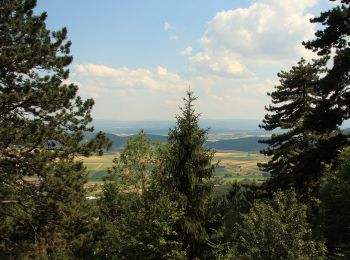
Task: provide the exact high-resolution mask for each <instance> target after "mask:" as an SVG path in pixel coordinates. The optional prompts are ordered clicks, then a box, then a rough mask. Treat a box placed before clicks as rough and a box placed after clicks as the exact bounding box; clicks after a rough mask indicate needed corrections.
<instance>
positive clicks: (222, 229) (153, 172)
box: [0, 0, 350, 259]
mask: <svg viewBox="0 0 350 260" xmlns="http://www.w3.org/2000/svg"><path fill="white" fill-rule="evenodd" d="M35 6H36V1H35V0H0V108H1V110H0V258H1V259H325V258H332V259H341V258H343V259H347V258H350V237H349V236H350V233H349V231H350V229H349V228H350V217H349V216H350V199H349V198H350V160H349V157H350V148H349V146H348V145H349V144H348V142H349V140H348V136H347V135H346V134H345V133H343V132H342V131H341V130H340V129H339V126H340V125H341V124H342V122H343V121H344V120H347V119H349V117H350V113H349V111H350V109H349V106H350V105H349V104H350V94H349V80H350V77H349V69H350V48H349V43H350V42H349V34H350V24H349V23H350V2H349V1H348V0H342V1H340V3H339V5H338V6H335V7H334V8H332V9H331V10H329V11H326V12H323V13H321V14H320V16H319V17H316V18H314V19H312V20H311V22H314V23H320V24H322V29H320V30H319V31H318V32H317V33H316V38H315V39H314V40H312V41H309V42H305V43H304V45H305V47H306V48H309V49H311V50H313V51H314V52H316V53H317V54H318V57H319V58H318V59H315V60H312V61H308V62H307V61H305V60H304V59H301V60H300V62H299V63H298V64H296V65H295V66H294V67H292V68H291V70H290V71H287V72H285V71H282V72H281V73H279V74H278V76H279V78H280V81H279V84H278V85H277V86H276V87H275V90H274V91H273V92H272V93H270V94H269V95H270V96H271V99H272V105H270V106H268V107H267V108H266V110H267V115H266V116H265V119H264V120H263V123H262V125H261V127H262V128H264V129H265V130H268V131H270V130H274V129H276V128H281V129H284V131H283V132H282V133H281V134H275V135H272V136H271V138H269V139H267V140H262V142H263V143H265V144H267V145H268V146H267V148H266V149H265V150H263V151H262V153H263V154H265V155H267V156H269V158H270V160H269V161H268V162H267V163H263V164H261V165H259V167H260V169H261V170H262V171H265V172H268V173H270V175H271V178H270V179H269V180H268V181H267V182H266V183H264V184H263V185H260V186H259V185H254V184H252V185H244V186H242V185H239V184H238V183H235V184H233V185H232V187H231V189H230V190H229V192H228V194H226V195H223V196H221V195H218V194H217V193H216V192H215V189H214V188H215V184H216V180H215V178H214V176H213V173H214V171H215V168H216V167H217V165H218V164H217V163H215V162H213V156H214V151H213V150H211V149H209V148H206V147H205V146H204V144H205V142H206V140H207V134H208V130H206V129H202V128H200V127H199V125H198V121H199V115H198V114H197V113H196V112H195V110H194V107H193V102H194V101H195V97H194V96H193V94H192V93H191V92H188V93H187V95H186V97H185V98H184V105H183V107H182V109H181V113H180V115H179V116H178V117H177V123H176V126H175V127H174V128H173V129H171V130H170V132H169V138H168V140H169V141H168V142H167V143H166V144H155V143H151V142H149V141H148V140H147V138H146V136H145V133H144V132H140V133H139V135H138V136H136V137H133V138H131V139H129V140H128V141H127V143H126V145H125V149H124V150H123V151H122V152H121V154H120V156H119V157H117V158H115V160H114V163H113V167H112V168H111V169H110V170H109V172H108V176H107V177H106V178H105V180H104V185H103V186H102V191H100V193H99V199H97V200H87V199H86V196H87V193H88V192H89V190H88V189H87V188H86V187H85V186H86V185H85V184H86V183H87V171H86V169H85V167H84V166H83V164H82V162H80V161H79V160H76V158H77V157H79V156H89V155H92V154H96V153H97V154H101V153H102V152H103V150H105V149H108V148H109V147H110V146H111V143H110V141H109V140H108V138H106V136H105V135H104V134H103V133H99V134H98V135H97V136H96V137H95V138H94V139H92V140H90V141H88V142H83V140H84V136H85V134H86V132H93V128H92V127H89V126H88V125H89V123H90V122H91V121H92V118H91V115H90V113H91V109H92V106H93V100H91V99H88V100H86V101H83V100H82V99H81V98H80V97H79V96H77V90H78V87H77V85H75V84H70V83H65V82H67V79H68V75H69V71H68V69H67V67H68V66H69V64H70V63H71V62H72V57H71V56H70V54H69V50H70V46H71V43H70V42H69V41H67V39H66V35H67V30H66V29H65V28H64V29H62V30H60V31H53V32H51V31H49V30H48V29H47V28H46V24H45V19H46V16H47V15H46V13H42V14H39V15H34V12H33V9H34V8H35ZM327 64H328V65H327ZM329 64H331V65H329Z"/></svg>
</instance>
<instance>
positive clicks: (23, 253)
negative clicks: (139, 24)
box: [0, 0, 109, 259]
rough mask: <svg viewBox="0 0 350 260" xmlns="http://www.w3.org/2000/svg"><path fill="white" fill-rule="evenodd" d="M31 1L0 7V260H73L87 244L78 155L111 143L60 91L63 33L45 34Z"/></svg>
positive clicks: (1, 0) (85, 109)
mask: <svg viewBox="0 0 350 260" xmlns="http://www.w3.org/2000/svg"><path fill="white" fill-rule="evenodd" d="M35 6H36V1H35V0H0V241H1V242H0V255H1V256H4V257H6V256H11V258H28V257H29V258H40V257H42V258H46V257H49V256H50V257H56V258H59V259H63V258H64V257H73V256H74V255H79V254H83V253H82V251H81V250H83V249H82V248H84V243H85V241H86V239H88V236H89V234H88V230H89V225H90V224H89V221H88V220H87V219H86V216H87V213H86V212H85V211H84V208H86V200H85V190H84V184H85V182H86V171H85V168H84V167H83V165H82V163H81V162H77V161H76V160H75V158H76V156H77V155H86V156H87V155H90V154H91V153H93V152H102V149H104V148H107V147H108V146H109V141H108V140H107V139H106V138H105V137H104V135H102V134H101V133H99V134H98V135H97V137H96V138H95V139H94V140H92V141H89V142H86V143H82V140H83V138H84V133H85V132H86V131H92V130H93V128H91V127H89V126H88V124H89V123H90V122H91V120H92V119H91V116H90V112H91V109H92V106H93V100H92V99H88V100H86V101H83V100H82V99H81V98H80V97H79V96H77V90H78V87H77V86H76V85H74V84H66V83H64V81H65V80H67V79H68V74H69V71H68V69H67V66H68V65H69V64H70V63H71V62H72V56H70V55H69V50H70V46H71V43H70V42H69V41H67V40H66V35H67V30H66V29H65V28H63V29H62V30H59V31H53V32H51V31H50V30H48V29H47V28H46V24H45V19H46V17H47V15H46V13H42V14H39V15H34V8H35Z"/></svg>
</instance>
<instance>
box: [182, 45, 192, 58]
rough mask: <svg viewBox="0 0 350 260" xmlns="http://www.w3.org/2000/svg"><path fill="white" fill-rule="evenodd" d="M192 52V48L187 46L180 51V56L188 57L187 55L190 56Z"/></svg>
mask: <svg viewBox="0 0 350 260" xmlns="http://www.w3.org/2000/svg"><path fill="white" fill-rule="evenodd" d="M192 50H193V49H192V46H188V47H186V48H185V49H183V50H181V51H180V54H181V55H183V56H189V55H191V53H192Z"/></svg>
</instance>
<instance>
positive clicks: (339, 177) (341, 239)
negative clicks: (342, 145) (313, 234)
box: [320, 148, 350, 258]
mask: <svg viewBox="0 0 350 260" xmlns="http://www.w3.org/2000/svg"><path fill="white" fill-rule="evenodd" d="M349 159H350V148H346V149H345V150H343V151H342V153H341V154H340V156H339V159H338V166H337V167H336V168H335V169H331V168H330V169H329V171H328V173H327V175H326V177H325V178H324V181H323V183H322V187H321V196H320V197H321V208H322V210H323V215H324V216H323V219H324V223H323V231H324V236H325V237H326V242H327V247H328V249H329V252H330V253H331V254H332V255H338V256H343V257H345V258H350V242H349V241H350V160H349Z"/></svg>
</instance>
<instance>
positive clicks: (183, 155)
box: [164, 91, 215, 259]
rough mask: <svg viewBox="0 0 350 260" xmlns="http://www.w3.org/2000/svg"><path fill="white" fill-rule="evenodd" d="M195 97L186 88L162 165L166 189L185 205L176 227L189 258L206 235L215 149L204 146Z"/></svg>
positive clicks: (198, 251)
mask: <svg viewBox="0 0 350 260" xmlns="http://www.w3.org/2000/svg"><path fill="white" fill-rule="evenodd" d="M195 100H196V98H195V97H194V96H193V93H192V92H190V91H188V92H187V97H186V98H184V101H185V105H184V107H183V108H181V111H182V115H181V116H177V125H176V126H175V128H174V129H171V130H170V132H169V137H168V140H169V152H168V154H167V158H166V166H165V169H164V171H165V175H166V176H167V178H168V188H169V190H170V191H171V192H173V193H174V194H175V197H176V199H177V200H179V201H182V202H183V205H184V209H185V213H184V217H183V218H182V221H181V223H180V227H179V230H180V232H181V236H182V239H183V247H184V249H185V250H186V251H187V256H188V257H189V259H194V258H196V257H198V258H201V256H202V254H203V250H204V248H205V244H206V240H208V238H209V236H208V232H207V230H206V229H205V227H204V223H205V219H206V213H205V212H206V202H207V201H208V199H209V198H210V196H211V194H212V189H213V185H212V182H211V177H212V175H213V171H214V168H215V165H213V164H212V159H213V156H214V152H213V151H212V150H210V149H207V148H204V143H205V141H206V139H207V133H208V130H205V129H201V128H200V127H199V125H198V120H199V114H196V112H195V110H194V108H193V102H194V101H195Z"/></svg>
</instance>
